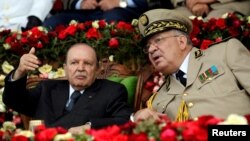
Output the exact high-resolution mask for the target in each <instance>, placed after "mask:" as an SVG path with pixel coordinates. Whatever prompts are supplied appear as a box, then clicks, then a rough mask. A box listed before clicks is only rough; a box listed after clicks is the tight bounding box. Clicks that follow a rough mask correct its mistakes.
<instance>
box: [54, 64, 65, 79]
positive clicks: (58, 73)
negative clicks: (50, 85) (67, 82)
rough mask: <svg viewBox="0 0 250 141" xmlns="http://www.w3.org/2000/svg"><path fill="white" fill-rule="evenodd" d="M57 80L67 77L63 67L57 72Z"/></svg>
mask: <svg viewBox="0 0 250 141" xmlns="http://www.w3.org/2000/svg"><path fill="white" fill-rule="evenodd" d="M54 77H55V78H60V77H65V71H64V69H63V68H62V67H61V68H58V69H57V71H56V72H55V76H54Z"/></svg>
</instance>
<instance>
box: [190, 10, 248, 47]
mask: <svg viewBox="0 0 250 141" xmlns="http://www.w3.org/2000/svg"><path fill="white" fill-rule="evenodd" d="M249 17H250V16H245V17H244V16H242V15H241V14H239V13H226V14H225V15H223V16H222V18H218V19H215V18H211V19H209V20H208V21H204V20H203V19H202V18H200V17H194V18H193V19H192V23H193V31H192V33H191V34H190V37H191V40H192V42H193V45H194V46H195V47H198V48H200V49H207V48H208V47H209V45H211V44H213V43H216V42H220V41H222V40H224V39H226V38H230V37H235V38H238V39H239V40H241V41H242V42H243V44H245V45H246V47H248V48H250V44H249V39H250V20H249Z"/></svg>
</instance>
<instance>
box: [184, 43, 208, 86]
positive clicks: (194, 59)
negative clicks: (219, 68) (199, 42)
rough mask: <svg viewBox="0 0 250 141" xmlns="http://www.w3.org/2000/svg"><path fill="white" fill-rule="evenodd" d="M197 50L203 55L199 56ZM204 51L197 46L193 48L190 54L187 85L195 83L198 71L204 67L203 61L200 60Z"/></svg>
mask: <svg viewBox="0 0 250 141" xmlns="http://www.w3.org/2000/svg"><path fill="white" fill-rule="evenodd" d="M197 52H201V55H198V56H197ZM203 55H204V54H203V52H202V51H200V50H199V49H197V48H194V47H193V49H192V51H191V54H190V58H189V61H188V62H189V63H188V72H187V77H188V78H187V85H186V87H188V86H189V85H191V84H192V83H194V81H195V79H196V78H197V76H198V73H199V71H200V69H201V67H202V63H201V61H199V60H200V58H201V57H202V56H203Z"/></svg>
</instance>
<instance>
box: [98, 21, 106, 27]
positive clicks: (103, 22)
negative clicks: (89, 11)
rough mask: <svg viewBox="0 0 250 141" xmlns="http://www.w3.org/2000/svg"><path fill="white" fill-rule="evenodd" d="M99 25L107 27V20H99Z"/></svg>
mask: <svg viewBox="0 0 250 141" xmlns="http://www.w3.org/2000/svg"><path fill="white" fill-rule="evenodd" d="M98 25H99V28H100V29H103V28H105V27H106V22H105V20H100V21H99V22H98Z"/></svg>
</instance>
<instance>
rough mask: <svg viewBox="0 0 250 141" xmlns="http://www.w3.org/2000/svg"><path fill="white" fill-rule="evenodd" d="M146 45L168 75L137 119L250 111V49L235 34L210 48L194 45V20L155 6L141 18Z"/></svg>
mask: <svg viewBox="0 0 250 141" xmlns="http://www.w3.org/2000/svg"><path fill="white" fill-rule="evenodd" d="M138 26H139V30H140V32H141V34H142V36H143V40H142V43H143V45H144V48H143V49H144V51H145V52H146V53H148V57H149V59H150V61H151V63H152V65H153V66H154V67H155V69H156V70H157V71H159V72H161V73H163V74H164V75H165V76H166V81H165V83H164V84H163V85H162V87H161V88H160V90H159V91H158V92H157V93H155V94H153V95H152V96H151V98H150V99H149V100H148V103H147V104H148V108H146V109H142V110H139V111H137V112H136V113H135V114H134V118H135V120H138V119H145V118H149V117H154V118H156V119H157V118H159V116H161V115H167V116H168V117H169V118H170V119H171V120H176V121H184V120H188V119H194V118H196V117H199V116H201V115H213V116H216V117H219V118H226V117H227V116H228V115H230V114H232V113H235V114H240V115H246V114H249V113H250V108H249V107H250V81H249V80H248V79H249V78H250V73H249V72H250V62H249V60H250V53H249V51H248V50H247V48H246V47H245V46H244V45H243V44H242V43H241V42H240V41H239V40H237V39H234V38H231V39H228V40H224V41H222V42H220V43H217V44H214V45H212V46H211V47H210V48H208V49H207V50H199V49H198V48H195V47H193V46H192V43H191V40H190V38H189V33H190V32H191V31H192V23H191V21H190V20H189V19H188V18H187V17H186V16H183V15H181V14H179V13H178V11H176V10H167V9H154V10H150V11H147V12H145V13H144V14H142V15H141V16H140V18H139V25H138Z"/></svg>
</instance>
